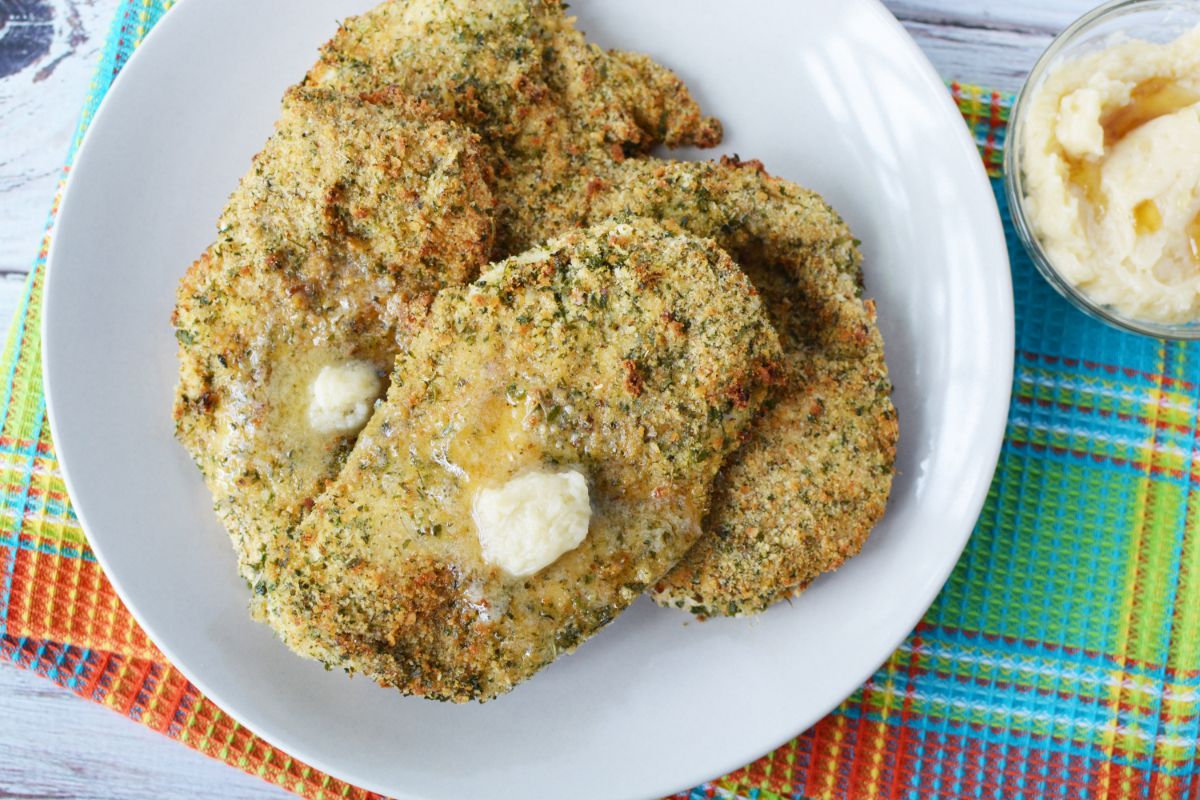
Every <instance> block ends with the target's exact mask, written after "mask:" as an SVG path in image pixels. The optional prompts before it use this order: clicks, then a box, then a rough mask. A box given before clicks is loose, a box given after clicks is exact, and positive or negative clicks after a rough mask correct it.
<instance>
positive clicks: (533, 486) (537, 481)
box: [471, 470, 592, 577]
mask: <svg viewBox="0 0 1200 800" xmlns="http://www.w3.org/2000/svg"><path fill="white" fill-rule="evenodd" d="M471 516H472V518H473V519H474V521H475V528H476V532H477V533H478V535H479V545H480V548H481V549H482V552H483V560H484V561H486V562H487V563H489V564H492V565H494V566H497V567H500V568H501V569H502V570H504V571H505V572H507V573H508V574H509V575H512V576H515V577H522V576H526V575H533V574H535V573H537V572H540V571H541V570H543V569H545V568H546V567H548V566H550V565H551V564H553V563H554V562H555V561H557V560H558V559H559V557H561V556H562V555H563V554H564V553H567V552H569V551H571V550H574V549H575V548H576V547H578V546H579V544H580V543H581V542H582V541H583V540H584V538H585V537H586V536H587V532H588V525H589V523H590V521H591V517H592V508H591V502H590V500H589V498H588V486H587V480H586V479H584V477H583V475H581V474H580V473H579V472H577V471H575V470H568V471H566V472H531V473H527V474H525V475H522V476H520V477H517V478H513V479H512V480H510V481H508V482H507V483H505V484H504V485H503V486H500V487H498V488H492V489H481V490H480V491H479V493H478V494H477V495H476V497H475V504H474V509H473V510H472V515H471Z"/></svg>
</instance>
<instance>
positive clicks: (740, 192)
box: [512, 159, 898, 615]
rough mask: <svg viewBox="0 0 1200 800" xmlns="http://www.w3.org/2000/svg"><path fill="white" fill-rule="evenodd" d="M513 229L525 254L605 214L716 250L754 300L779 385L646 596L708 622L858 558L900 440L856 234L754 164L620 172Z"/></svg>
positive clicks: (642, 162) (808, 194) (577, 187)
mask: <svg viewBox="0 0 1200 800" xmlns="http://www.w3.org/2000/svg"><path fill="white" fill-rule="evenodd" d="M542 207H543V208H544V209H545V210H546V212H547V213H546V215H545V216H544V217H543V218H542V219H541V220H539V221H537V222H536V223H532V224H531V225H530V226H528V227H514V233H513V234H512V239H513V241H515V242H518V243H522V244H523V243H525V242H526V241H533V240H536V238H537V236H538V235H539V232H540V230H542V229H545V228H550V229H554V230H562V229H569V228H570V227H572V226H575V225H583V224H590V223H592V222H595V221H596V220H600V219H604V218H605V217H608V216H610V215H612V214H620V213H629V214H637V215H640V216H645V217H649V218H652V219H656V220H659V221H661V222H663V223H664V224H666V225H668V226H670V227H673V228H675V229H678V230H685V231H687V232H689V233H692V234H694V235H697V236H706V237H711V238H713V239H714V240H715V241H717V242H718V243H719V244H720V245H721V246H722V247H724V248H726V249H727V250H728V251H729V252H730V253H731V254H732V255H733V256H734V258H735V259H737V260H738V261H739V263H741V265H742V266H743V267H744V268H745V269H746V270H747V271H748V272H749V274H750V277H751V279H752V280H753V281H754V283H755V285H756V286H757V287H758V289H759V290H760V291H761V292H762V293H763V296H764V299H765V300H766V302H767V306H768V308H769V309H770V310H771V311H772V317H773V321H774V323H775V325H776V327H777V329H778V331H779V333H780V340H781V342H782V343H783V346H784V351H785V354H786V357H785V361H784V363H785V365H786V370H785V372H786V378H787V380H786V385H785V386H783V387H781V388H780V389H778V390H777V391H776V392H775V394H774V396H773V398H772V400H771V401H770V404H769V406H768V411H767V412H766V413H765V414H764V416H763V418H762V419H760V420H759V421H758V423H757V424H756V425H755V427H754V429H753V434H752V436H751V439H750V441H749V443H748V444H747V445H746V446H745V447H744V448H743V449H742V450H741V451H740V452H739V453H738V454H737V455H736V456H735V457H734V458H733V459H732V461H731V462H730V463H729V464H728V465H727V466H726V468H725V470H724V471H723V472H722V474H721V477H720V478H719V479H718V482H717V490H716V495H715V497H714V500H713V507H712V511H711V514H710V516H709V518H708V520H707V521H706V523H705V525H706V530H707V531H708V535H707V536H705V537H704V539H702V540H701V541H700V542H699V543H698V544H697V545H696V547H694V548H693V549H692V551H691V552H689V553H688V555H687V556H686V557H685V558H684V559H683V561H682V562H681V563H680V565H679V566H678V567H677V568H676V569H675V570H674V571H672V572H671V573H670V574H669V575H667V576H666V578H664V580H663V581H661V582H659V583H658V585H657V586H656V587H655V588H654V591H653V592H652V596H653V597H654V599H655V600H656V601H657V602H659V603H662V604H664V605H672V606H678V607H682V608H688V609H691V610H692V611H694V612H695V613H697V614H701V615H715V614H723V615H731V614H746V613H753V612H756V611H761V610H763V609H764V608H766V607H767V606H769V605H770V604H772V603H774V602H776V601H777V600H780V599H782V598H784V597H788V596H791V595H792V594H794V593H796V592H798V591H799V590H800V589H802V588H803V587H804V586H806V585H807V584H808V583H809V582H811V581H812V579H813V578H815V577H816V576H817V575H819V574H821V573H823V572H827V571H829V570H832V569H836V568H837V567H838V566H840V565H841V564H842V563H843V562H844V561H845V560H846V559H847V558H849V557H850V556H853V555H855V554H856V553H858V551H859V550H860V549H861V548H862V545H863V543H864V542H865V541H866V538H867V536H868V534H869V533H870V532H871V529H872V528H873V527H874V526H875V523H876V522H877V521H878V520H879V518H880V517H881V516H882V515H883V510H884V506H885V505H886V503H887V497H888V493H889V491H890V488H891V481H892V464H893V462H894V461H895V454H896V440H897V437H898V427H897V422H896V413H895V409H894V408H893V407H892V404H891V400H890V394H891V384H890V382H889V380H888V375H887V366H886V364H885V363H884V360H883V341H882V339H881V337H880V335H879V330H878V327H877V326H876V324H875V309H874V305H873V304H872V303H871V302H870V301H864V300H863V299H862V297H861V294H862V274H861V269H860V262H861V256H860V255H859V252H858V249H857V247H856V243H855V241H854V239H853V237H852V235H851V233H850V229H849V228H848V227H847V226H846V224H845V222H844V221H843V220H842V219H841V217H839V216H838V215H837V213H836V212H835V211H834V210H833V209H832V208H830V207H829V205H828V204H827V203H825V201H824V200H822V199H821V197H820V196H819V195H817V194H816V193H815V192H812V191H809V190H807V189H804V188H802V187H800V186H797V185H795V184H793V183H790V182H788V181H784V180H780V179H778V178H773V177H771V176H770V175H768V174H767V173H766V171H765V170H764V169H763V167H762V165H761V164H760V163H758V162H745V163H743V162H741V161H738V160H737V159H723V160H722V161H721V162H700V163H694V162H670V161H661V160H657V159H629V160H626V161H624V162H622V163H617V164H611V165H608V166H607V167H604V168H603V169H597V170H596V171H595V172H593V173H591V174H585V175H581V176H579V177H578V178H577V179H576V181H575V184H574V186H573V187H566V188H565V189H564V190H562V191H558V192H555V193H553V195H552V196H551V199H549V200H546V201H543V203H542Z"/></svg>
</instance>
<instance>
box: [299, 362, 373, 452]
mask: <svg viewBox="0 0 1200 800" xmlns="http://www.w3.org/2000/svg"><path fill="white" fill-rule="evenodd" d="M382 393H383V381H381V380H380V379H379V375H378V374H376V372H375V367H374V366H373V365H372V364H369V363H367V362H366V361H347V362H345V363H342V364H335V365H332V366H327V367H322V368H321V371H320V372H319V373H318V374H317V377H316V379H315V380H313V382H312V386H311V388H310V392H309V403H308V424H309V425H311V426H312V428H313V430H315V431H318V432H319V433H329V434H332V433H340V434H346V433H358V432H359V431H360V430H362V428H363V426H364V425H366V424H367V420H368V419H369V418H370V417H371V410H372V409H373V408H374V406H375V401H376V400H377V399H378V398H379V395H380V394H382Z"/></svg>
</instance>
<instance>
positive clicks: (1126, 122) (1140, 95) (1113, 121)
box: [1100, 77, 1200, 147]
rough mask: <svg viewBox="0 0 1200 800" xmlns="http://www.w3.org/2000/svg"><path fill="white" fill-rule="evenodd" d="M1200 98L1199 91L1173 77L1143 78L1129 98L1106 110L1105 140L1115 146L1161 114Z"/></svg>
mask: <svg viewBox="0 0 1200 800" xmlns="http://www.w3.org/2000/svg"><path fill="white" fill-rule="evenodd" d="M1198 102H1200V94H1197V93H1196V92H1193V91H1192V90H1191V89H1188V88H1186V87H1184V86H1180V85H1179V84H1178V83H1176V82H1175V81H1173V80H1171V79H1170V78H1164V77H1158V78H1150V79H1149V80H1145V81H1142V82H1141V83H1139V84H1138V85H1137V86H1135V87H1134V89H1133V91H1132V92H1131V93H1130V96H1129V102H1128V103H1126V104H1125V105H1123V106H1121V107H1119V108H1116V109H1113V110H1112V111H1109V112H1108V113H1106V114H1105V115H1104V116H1103V117H1102V118H1101V120H1100V127H1102V128H1103V129H1104V144H1105V146H1107V147H1112V146H1113V145H1114V144H1116V143H1117V142H1120V141H1121V140H1122V139H1124V138H1125V137H1126V136H1128V135H1129V134H1131V133H1133V132H1134V131H1135V130H1137V129H1138V128H1140V127H1142V126H1143V125H1145V124H1146V123H1147V122H1152V121H1154V120H1156V119H1158V118H1159V117H1165V116H1166V115H1168V114H1174V113H1175V112H1176V111H1179V110H1181V109H1184V108H1187V107H1188V106H1190V105H1194V104H1196V103H1198Z"/></svg>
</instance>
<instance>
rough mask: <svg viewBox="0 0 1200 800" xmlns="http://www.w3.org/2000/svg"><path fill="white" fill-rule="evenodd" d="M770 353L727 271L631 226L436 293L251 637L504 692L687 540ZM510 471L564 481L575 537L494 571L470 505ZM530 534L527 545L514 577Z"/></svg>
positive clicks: (402, 674) (743, 287)
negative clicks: (260, 630)
mask: <svg viewBox="0 0 1200 800" xmlns="http://www.w3.org/2000/svg"><path fill="white" fill-rule="evenodd" d="M779 357H780V350H779V344H778V340H777V337H776V335H775V333H774V331H773V330H772V329H771V325H770V323H769V321H768V319H767V314H766V311H765V310H764V308H763V306H762V303H761V301H760V299H759V297H758V295H757V292H756V291H755V290H754V288H753V287H752V286H751V284H750V282H749V281H748V280H747V279H746V277H745V275H744V274H743V273H742V271H741V270H739V269H738V268H737V266H736V265H735V264H734V263H733V262H732V261H731V260H730V258H729V256H728V255H727V254H726V253H725V252H724V251H723V250H721V249H720V248H719V247H717V246H716V245H715V244H714V243H713V242H711V241H709V240H704V239H697V238H694V237H690V236H685V235H680V234H677V233H670V232H668V231H666V230H665V229H663V228H661V227H659V226H658V225H656V224H655V223H652V222H648V221H644V220H638V219H629V220H624V221H608V222H605V223H603V224H601V225H598V226H596V227H593V228H589V229H587V230H583V231H576V232H572V233H569V234H567V235H565V236H563V237H560V238H557V239H554V240H552V241H550V242H549V243H548V244H546V245H544V246H542V247H538V248H536V249H534V250H532V251H530V252H528V253H526V254H523V255H521V256H517V257H514V258H511V259H509V260H507V261H504V262H502V263H499V264H497V265H495V266H493V267H491V268H488V269H487V270H486V271H485V272H484V273H483V275H482V276H481V277H480V279H479V280H477V281H476V282H475V283H473V284H471V285H470V286H468V287H461V288H448V289H445V290H443V291H442V292H441V294H439V295H438V298H437V300H436V301H435V303H434V305H433V307H432V310H431V312H430V317H429V320H428V324H427V326H426V327H425V328H424V329H423V330H422V331H421V332H420V333H418V334H417V336H416V337H415V338H414V339H413V340H412V342H411V344H410V345H409V347H408V348H407V350H406V351H405V353H404V354H403V355H402V356H401V357H400V358H399V359H398V361H397V365H396V370H395V372H394V374H393V376H392V384H391V388H390V390H389V391H388V395H387V399H386V401H385V403H384V404H383V405H382V406H381V407H380V408H379V409H378V411H377V412H376V413H375V415H374V417H373V418H372V419H371V422H370V423H369V424H368V426H367V427H366V429H365V430H364V431H363V432H362V433H361V435H360V436H359V438H358V443H357V444H356V445H355V447H354V449H353V451H352V452H351V453H350V455H349V457H348V459H347V463H346V467H345V469H343V471H342V472H341V474H340V475H339V476H338V478H337V480H336V481H335V482H334V483H333V484H332V485H331V486H330V488H329V490H328V491H327V492H326V493H325V494H323V495H322V496H321V497H320V498H318V499H317V501H316V505H315V507H314V509H313V511H312V512H311V513H310V514H309V515H308V516H307V517H306V518H305V520H304V521H303V523H302V524H301V525H300V527H299V529H298V530H297V532H296V534H295V536H294V538H293V541H292V542H291V546H290V547H289V548H288V549H287V552H288V553H289V554H290V555H289V557H288V558H287V559H286V560H284V561H282V562H281V563H280V564H278V569H277V570H276V571H275V573H274V574H273V575H272V580H273V585H271V586H270V587H269V590H268V592H267V598H268V603H269V604H270V616H271V621H272V624H273V625H275V627H276V629H277V630H278V631H279V633H280V635H281V636H282V637H283V639H284V641H285V642H286V643H287V644H288V645H289V646H291V647H292V648H293V649H295V650H296V651H297V652H300V653H302V654H304V655H307V656H309V657H312V658H317V659H320V660H322V661H324V662H325V663H326V664H328V665H331V666H337V667H342V668H344V669H346V670H350V671H353V672H361V673H365V674H366V675H368V676H370V677H371V678H372V679H374V680H376V681H378V682H379V683H381V684H383V685H387V686H395V687H397V688H399V689H400V690H401V691H403V692H405V693H409V694H416V695H423V696H426V697H431V698H437V699H445V700H454V701H466V700H486V699H489V698H492V697H495V696H496V695H498V694H501V693H503V692H506V691H508V690H509V689H511V688H512V687H513V686H514V685H516V684H517V683H519V682H520V681H522V680H524V679H526V678H528V677H529V676H531V675H532V674H534V673H535V672H537V671H538V670H539V669H541V668H542V667H544V666H546V665H547V664H549V663H550V662H551V661H553V660H554V659H555V658H557V657H558V656H559V655H562V654H563V653H567V652H570V651H572V650H573V649H575V647H577V646H578V645H579V644H580V643H581V642H583V641H584V640H586V639H587V638H588V637H590V636H591V635H592V634H594V633H595V632H596V631H597V630H599V629H600V628H601V627H603V626H604V625H605V624H607V623H608V622H609V621H611V620H612V619H613V618H614V617H616V616H617V615H618V614H619V613H621V611H622V610H624V609H625V608H626V607H627V606H628V605H629V604H630V603H631V602H633V600H635V599H636V598H637V597H638V596H639V595H640V594H641V593H642V592H643V590H644V589H645V588H646V587H647V586H648V585H650V584H652V583H654V582H655V581H657V580H658V579H659V578H661V577H662V575H663V573H665V572H666V571H667V570H668V569H669V568H670V567H671V566H672V565H673V564H674V563H675V562H676V561H678V560H679V558H680V557H681V556H682V555H683V554H684V552H686V551H687V550H688V549H689V548H690V547H691V546H692V544H693V543H694V542H695V541H696V540H697V538H698V537H699V536H700V533H701V520H702V519H703V517H704V514H705V512H706V510H707V508H708V504H709V492H710V487H711V485H712V481H713V478H714V476H715V475H716V474H717V471H718V470H719V469H720V466H721V464H722V463H723V461H724V460H725V458H726V456H728V455H729V454H730V453H732V452H733V451H734V450H735V449H736V448H737V447H738V446H739V445H740V444H741V442H742V437H743V434H744V432H745V431H746V429H747V427H748V426H749V425H750V424H751V422H752V420H753V419H754V417H755V414H756V412H757V410H758V409H759V407H760V405H761V402H762V400H763V399H764V397H765V396H766V394H767V388H768V384H769V383H770V382H771V381H772V380H773V377H774V375H775V374H776V367H777V364H778V359H779ZM531 475H534V476H539V475H540V476H545V475H568V476H576V477H574V478H572V479H571V480H574V481H575V483H576V484H577V485H576V489H577V490H582V487H583V486H585V485H586V490H582V491H586V496H587V498H588V499H587V501H586V503H585V505H584V509H585V513H587V514H590V519H588V520H587V521H586V523H585V527H584V528H583V529H581V530H580V533H581V534H582V538H580V539H577V540H575V541H574V543H573V544H572V543H568V544H569V545H570V546H568V547H566V549H565V550H564V552H562V553H561V554H552V555H557V557H556V558H554V560H552V561H550V562H549V563H546V564H535V565H534V566H533V567H530V568H529V569H518V570H517V572H516V573H514V572H513V571H512V569H510V566H508V565H509V564H511V563H512V562H511V561H505V560H503V559H500V560H497V559H496V558H493V557H492V556H489V550H488V547H487V545H486V542H487V541H488V534H489V530H490V529H489V528H488V527H487V525H485V524H484V522H482V521H481V520H482V519H483V516H486V514H484V511H486V509H483V506H484V504H485V498H486V497H487V496H488V493H496V492H499V491H501V490H503V489H504V487H508V486H511V485H512V483H513V482H514V481H518V480H523V479H527V478H528V476H531ZM551 501H553V503H558V501H557V500H555V499H554V498H549V499H547V498H538V497H534V498H527V499H526V502H527V503H532V504H534V505H537V504H539V503H543V502H551ZM564 502H565V501H564ZM492 505H495V504H494V503H492ZM555 507H557V506H555ZM481 509H483V510H481ZM506 513H507V516H504V515H501V516H500V517H498V519H499V520H500V523H502V524H505V525H507V524H510V523H512V521H513V520H512V517H513V516H514V515H519V514H520V513H523V512H522V511H521V510H517V511H513V510H511V509H510V510H509V511H508V512H506ZM481 514H483V516H481ZM493 516H494V515H493ZM546 535H547V531H546V530H545V529H543V528H536V529H533V530H531V531H530V537H531V538H529V539H528V540H526V541H524V542H523V543H518V544H521V545H522V547H524V548H525V549H524V550H522V549H521V548H518V549H517V552H516V555H517V556H518V561H517V563H519V564H525V563H526V561H525V560H522V559H525V557H526V553H525V551H526V550H528V549H530V548H537V547H538V546H540V543H541V542H542V539H543V538H544V537H545V536H546ZM509 549H510V551H511V550H512V548H511V547H510V548H509Z"/></svg>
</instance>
